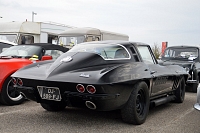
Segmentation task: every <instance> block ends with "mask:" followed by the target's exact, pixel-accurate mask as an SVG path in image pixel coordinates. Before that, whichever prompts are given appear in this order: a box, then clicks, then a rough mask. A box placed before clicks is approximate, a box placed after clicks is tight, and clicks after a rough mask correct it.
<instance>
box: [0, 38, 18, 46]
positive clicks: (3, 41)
mask: <svg viewBox="0 0 200 133" xmlns="http://www.w3.org/2000/svg"><path fill="white" fill-rule="evenodd" d="M0 42H1V43H6V44H10V45H18V44H16V43H14V42H10V41H7V40H1V39H0Z"/></svg>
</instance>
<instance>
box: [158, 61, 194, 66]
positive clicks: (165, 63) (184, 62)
mask: <svg viewBox="0 0 200 133" xmlns="http://www.w3.org/2000/svg"><path fill="white" fill-rule="evenodd" d="M193 63H194V62H193V61H179V60H169V61H160V62H159V64H160V65H163V66H167V65H179V66H182V67H185V66H191V65H192V64H193Z"/></svg>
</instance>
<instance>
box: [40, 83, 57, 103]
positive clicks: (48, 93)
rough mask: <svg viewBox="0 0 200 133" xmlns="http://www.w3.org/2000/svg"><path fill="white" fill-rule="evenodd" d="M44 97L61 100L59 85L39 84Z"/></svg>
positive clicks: (41, 94) (41, 95)
mask: <svg viewBox="0 0 200 133" xmlns="http://www.w3.org/2000/svg"><path fill="white" fill-rule="evenodd" d="M37 89H38V92H39V94H40V97H41V98H42V99H46V100H54V101H61V95H60V90H59V88H57V87H46V86H37Z"/></svg>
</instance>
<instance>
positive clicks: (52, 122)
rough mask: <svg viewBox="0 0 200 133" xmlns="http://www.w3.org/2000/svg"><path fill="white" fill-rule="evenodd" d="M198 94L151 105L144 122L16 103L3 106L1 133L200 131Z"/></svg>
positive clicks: (117, 114) (109, 114)
mask: <svg viewBox="0 0 200 133" xmlns="http://www.w3.org/2000/svg"><path fill="white" fill-rule="evenodd" d="M195 102H196V93H192V92H186V97H185V101H184V102H183V103H182V104H177V103H173V102H171V103H167V104H164V105H161V106H158V107H155V108H151V109H150V112H149V115H148V117H147V120H146V121H145V123H144V124H142V125H131V124H127V123H124V122H123V121H122V120H121V116H120V112H119V111H109V112H97V111H93V110H89V109H78V108H69V107H67V108H66V109H65V110H64V111H62V112H48V111H46V110H44V109H43V108H42V107H41V106H40V104H38V103H35V102H33V101H26V102H24V103H23V104H21V105H17V106H4V105H0V123H1V124H0V132H1V133H199V132H200V125H199V124H200V123H199V121H200V111H197V110H195V109H194V108H193V105H194V103H195Z"/></svg>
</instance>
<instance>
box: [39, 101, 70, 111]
mask: <svg viewBox="0 0 200 133" xmlns="http://www.w3.org/2000/svg"><path fill="white" fill-rule="evenodd" d="M40 105H41V106H42V107H43V108H44V109H45V110H47V111H52V112H57V111H62V110H64V109H65V107H66V105H65V104H60V103H57V104H56V103H53V104H47V103H40Z"/></svg>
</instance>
